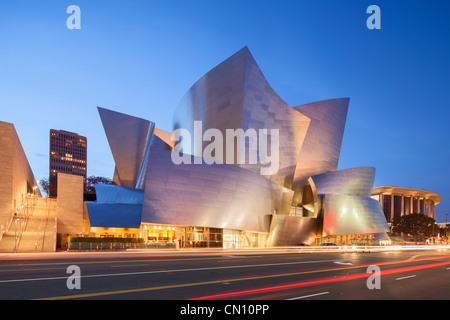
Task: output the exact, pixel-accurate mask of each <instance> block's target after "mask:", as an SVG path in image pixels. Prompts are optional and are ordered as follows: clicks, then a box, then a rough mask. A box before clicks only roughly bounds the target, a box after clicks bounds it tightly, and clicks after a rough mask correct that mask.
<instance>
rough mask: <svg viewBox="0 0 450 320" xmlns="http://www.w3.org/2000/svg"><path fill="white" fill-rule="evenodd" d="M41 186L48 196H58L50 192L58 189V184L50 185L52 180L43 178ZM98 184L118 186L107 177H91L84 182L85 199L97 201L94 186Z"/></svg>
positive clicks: (40, 182) (40, 181)
mask: <svg viewBox="0 0 450 320" xmlns="http://www.w3.org/2000/svg"><path fill="white" fill-rule="evenodd" d="M39 184H40V186H41V188H42V190H43V191H44V192H45V194H46V195H47V196H50V194H54V195H56V190H53V191H54V192H50V191H51V188H53V189H56V183H54V184H53V185H52V184H51V183H50V179H48V178H42V179H41V180H39ZM96 184H111V185H117V184H116V183H115V182H114V181H112V180H111V179H109V178H105V177H97V176H90V177H87V178H86V180H85V182H84V191H83V193H84V195H85V199H86V198H88V199H94V200H95V188H94V185H96Z"/></svg>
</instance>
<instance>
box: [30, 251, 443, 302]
mask: <svg viewBox="0 0 450 320" xmlns="http://www.w3.org/2000/svg"><path fill="white" fill-rule="evenodd" d="M446 257H448V256H446ZM446 257H445V258H446ZM421 260H427V259H421ZM406 262H410V261H407V260H403V261H400V262H396V263H406ZM387 264H393V263H392V262H383V263H379V264H378V265H387ZM448 264H450V262H449V261H446V262H441V263H435V264H431V265H425V266H423V265H422V266H415V267H405V268H397V269H391V270H387V271H383V274H393V273H399V272H405V271H410V270H409V269H415V270H417V269H427V268H433V267H438V266H442V265H448ZM363 267H367V265H359V266H351V267H341V268H332V269H325V270H311V271H303V272H294V273H284V274H272V275H266V276H254V277H246V278H234V279H226V280H223V279H222V280H213V281H207V282H195V283H185V284H175V285H169V286H160V287H147V288H140V289H127V290H116V291H106V292H94V293H87V294H79V295H70V296H56V297H49V298H38V299H35V300H63V299H77V298H88V297H98V296H107V295H115V294H124V293H138V292H146V291H154V290H161V289H173V288H183V287H191V286H201V285H208V284H218V283H224V282H228V283H229V282H237V281H248V280H260V279H268V278H276V277H286V276H294V275H302V274H312V273H320V272H330V271H339V270H347V269H356V268H363ZM223 268H229V267H222V268H221V269H223ZM159 272H167V271H159ZM141 274H142V273H141ZM355 276H357V275H354V276H344V278H345V277H347V278H346V280H352V279H354V278H355ZM365 276H368V274H367V273H366V274H365ZM64 279H66V278H65V277H64ZM344 281H345V280H344Z"/></svg>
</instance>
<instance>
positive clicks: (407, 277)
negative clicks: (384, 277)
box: [395, 274, 416, 280]
mask: <svg viewBox="0 0 450 320" xmlns="http://www.w3.org/2000/svg"><path fill="white" fill-rule="evenodd" d="M415 276H416V275H415V274H413V275H412V276H406V277H401V278H397V279H395V280H403V279H409V278H414V277H415Z"/></svg>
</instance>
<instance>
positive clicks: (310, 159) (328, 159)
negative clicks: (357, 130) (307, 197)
mask: <svg viewBox="0 0 450 320" xmlns="http://www.w3.org/2000/svg"><path fill="white" fill-rule="evenodd" d="M348 104H349V99H348V98H340V99H330V100H323V101H317V102H313V103H308V104H305V105H301V106H297V107H295V108H294V109H295V110H297V111H299V112H301V113H302V114H303V115H305V116H307V117H308V118H310V119H311V123H310V125H309V128H308V132H307V133H306V137H305V139H304V142H303V145H302V148H301V151H300V154H299V155H298V158H297V164H296V168H295V174H294V182H293V190H295V191H296V194H295V196H294V204H298V203H301V201H302V199H301V192H302V188H303V186H304V185H305V183H306V181H307V179H308V178H309V177H310V176H314V175H317V174H321V173H325V172H328V171H336V170H337V166H338V161H339V155H340V151H341V144H342V138H343V134H344V128H345V122H346V119H347V111H348Z"/></svg>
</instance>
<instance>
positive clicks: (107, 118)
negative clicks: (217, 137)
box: [88, 47, 386, 246]
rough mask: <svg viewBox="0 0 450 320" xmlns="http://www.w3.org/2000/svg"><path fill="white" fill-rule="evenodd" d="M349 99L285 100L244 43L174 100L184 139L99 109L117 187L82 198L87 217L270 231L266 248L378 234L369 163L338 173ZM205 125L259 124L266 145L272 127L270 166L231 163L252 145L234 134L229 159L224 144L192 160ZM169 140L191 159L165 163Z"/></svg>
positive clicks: (380, 225) (381, 225)
mask: <svg viewBox="0 0 450 320" xmlns="http://www.w3.org/2000/svg"><path fill="white" fill-rule="evenodd" d="M348 104H349V99H348V98H342V99H331V100H324V101H318V102H313V103H308V104H305V105H300V106H297V107H295V108H293V107H291V106H289V105H288V104H287V103H286V102H284V101H283V100H282V99H281V98H280V97H279V96H278V95H277V94H276V93H275V91H274V90H273V89H272V88H271V86H270V85H269V83H268V82H267V80H266V78H265V77H264V75H263V73H262V72H261V70H260V68H259V67H258V65H257V64H256V62H255V60H254V58H253V56H252V55H251V53H250V51H249V50H248V48H247V47H245V48H243V49H241V50H240V51H238V52H237V53H236V54H234V55H233V56H231V57H230V58H228V59H227V60H225V61H224V62H222V63H221V64H219V65H218V66H217V67H215V68H213V69H212V70H211V71H209V72H208V73H206V74H205V75H204V76H203V77H202V78H201V79H199V80H198V81H197V82H196V83H195V84H194V85H193V86H192V87H191V88H190V89H189V90H188V92H187V93H186V94H185V95H184V96H183V98H182V99H181V101H180V103H179V105H178V107H177V109H176V112H175V114H174V115H173V130H174V131H175V130H177V129H185V130H187V132H189V133H190V136H191V141H189V143H186V142H187V141H185V140H182V141H181V142H178V143H179V145H177V146H176V145H175V142H174V141H172V139H171V133H169V132H164V131H162V130H159V129H157V128H156V127H155V124H154V123H153V122H151V121H148V120H144V119H140V118H136V117H132V116H128V115H124V114H122V113H118V112H114V111H110V110H106V109H103V108H99V113H100V117H101V120H102V123H103V126H104V128H105V132H106V135H107V138H108V142H109V144H110V147H111V151H112V153H113V156H114V161H115V162H116V169H115V173H114V181H116V182H118V184H119V186H120V187H116V188H107V187H99V190H98V191H99V200H100V201H99V202H98V203H97V204H89V205H88V211H89V215H90V218H91V214H92V219H93V220H94V221H96V224H99V223H100V224H101V223H102V222H101V221H104V222H103V223H104V224H107V225H112V224H114V225H115V224H116V223H115V222H114V223H112V222H113V221H112V220H117V219H116V218H117V217H121V218H122V219H126V217H128V218H129V219H131V220H127V221H128V222H127V223H124V224H127V225H135V224H136V223H135V220H136V219H137V217H138V213H139V217H140V218H139V219H140V222H146V223H160V224H171V225H174V224H175V225H180V226H199V227H201V226H204V227H213V228H227V229H239V230H247V231H260V232H268V237H267V239H268V240H267V244H268V245H273V246H276V245H295V244H297V243H300V242H306V243H311V242H312V241H313V240H314V239H315V237H316V236H317V235H322V234H323V235H339V234H342V233H365V232H370V233H375V232H384V231H386V221H385V220H383V218H384V217H383V215H382V214H381V215H380V212H381V211H380V208H379V205H378V203H377V202H376V201H375V200H373V199H370V195H371V192H372V188H373V181H374V174H375V170H374V168H370V167H361V168H352V169H346V170H340V171H337V165H338V160H339V154H340V149H341V144H342V137H343V133H344V127H345V122H346V118H347V111H348ZM196 121H201V127H200V129H198V127H196V126H195V123H196ZM209 129H215V130H216V131H218V132H220V133H221V134H222V136H223V137H227V130H233V131H234V130H242V131H243V132H246V131H248V130H254V131H255V132H256V131H259V130H267V133H268V135H269V137H268V138H269V139H268V140H267V142H268V145H267V151H269V152H271V151H272V150H271V147H272V145H271V140H270V137H271V135H272V136H275V133H274V132H277V133H278V134H279V140H278V141H277V142H278V146H279V149H277V150H276V151H278V152H277V155H278V163H277V164H278V171H277V172H276V173H273V174H272V173H271V174H266V175H264V174H265V173H264V171H263V169H264V168H265V166H266V164H261V162H258V163H256V164H249V163H248V162H247V163H240V162H239V161H238V154H239V153H238V150H241V147H244V148H243V149H245V150H247V151H248V150H250V151H248V152H258V151H259V150H258V149H257V148H256V149H255V148H253V149H252V148H250V143H249V141H248V139H246V138H245V136H240V137H238V138H237V139H236V141H235V146H234V149H233V157H231V158H229V159H227V149H226V146H225V143H224V145H223V150H222V151H223V152H222V154H223V158H222V159H219V160H222V161H218V162H216V163H213V164H208V163H206V162H205V161H199V162H198V163H199V164H197V161H196V160H198V159H199V157H200V156H202V157H204V156H205V155H204V154H203V150H204V149H205V147H207V146H208V145H209V144H210V141H208V140H205V141H204V139H203V134H204V133H205V132H206V131H207V130H209ZM272 130H273V131H272ZM197 131H198V132H197ZM199 137H200V140H197V139H198V138H199ZM174 146H176V147H180V146H181V148H180V149H181V150H182V152H183V156H185V157H187V159H189V160H191V163H192V164H178V165H177V164H175V163H174V162H172V160H171V152H172V151H174V150H175V149H176V148H175V147H174ZM248 156H249V155H247V159H248ZM203 160H205V159H203ZM215 160H217V159H215ZM126 188H128V189H126ZM133 189H135V190H138V191H139V192H138V193H133ZM127 197H130V199H128V200H127ZM102 201H103V202H102ZM114 204H116V205H117V208H119V207H120V208H121V210H122V211H120V210H119V209H117V210H116V209H114V210H110V212H112V213H113V215H111V216H107V210H109V209H110V207H111V206H113V205H114ZM292 206H295V207H300V208H299V212H301V216H290V212H291V209H292ZM124 208H128V209H124ZM139 210H141V211H139ZM296 210H297V209H296ZM127 211H129V214H128V215H127V213H126V212H127ZM295 212H297V211H295ZM295 214H297V213H295ZM114 217H116V218H114ZM102 219H103V220H102ZM108 219H109V220H108ZM111 219H112V220H111ZM119 224H120V223H119Z"/></svg>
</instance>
